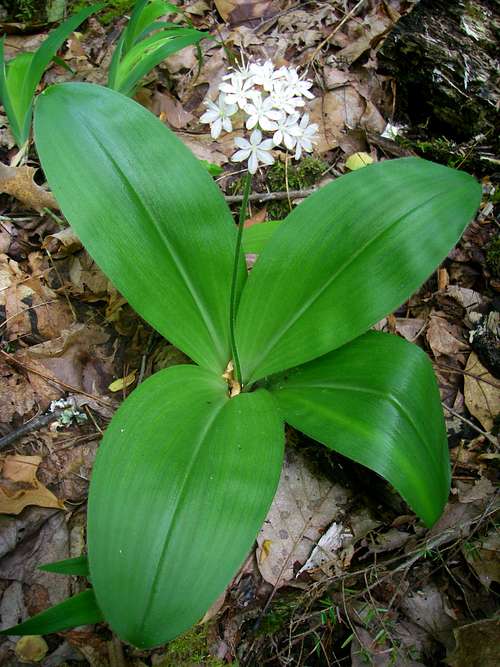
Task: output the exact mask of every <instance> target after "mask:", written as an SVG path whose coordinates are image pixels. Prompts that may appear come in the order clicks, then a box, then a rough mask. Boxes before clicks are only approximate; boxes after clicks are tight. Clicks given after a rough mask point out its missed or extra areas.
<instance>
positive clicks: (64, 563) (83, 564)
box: [38, 556, 89, 577]
mask: <svg viewBox="0 0 500 667" xmlns="http://www.w3.org/2000/svg"><path fill="white" fill-rule="evenodd" d="M38 569H39V570H42V571H43V572H54V573H55V574H73V575H75V576H77V577H88V576H89V562H88V558H87V556H77V557H76V558H66V559H65V560H58V561H55V562H54V563H45V565H40V566H39V568H38Z"/></svg>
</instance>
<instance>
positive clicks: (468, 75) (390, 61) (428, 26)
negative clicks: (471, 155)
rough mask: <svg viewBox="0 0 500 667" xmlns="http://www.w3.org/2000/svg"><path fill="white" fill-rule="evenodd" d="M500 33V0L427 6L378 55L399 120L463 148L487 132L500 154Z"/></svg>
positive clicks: (436, 1)
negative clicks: (499, 127)
mask: <svg viewBox="0 0 500 667" xmlns="http://www.w3.org/2000/svg"><path fill="white" fill-rule="evenodd" d="M499 34H500V16H499V5H498V3H497V2H496V1H495V0H467V1H464V0H422V1H421V2H420V3H419V5H418V6H417V7H416V8H415V9H414V10H413V12H411V13H410V14H408V15H407V16H405V17H404V18H403V19H401V20H400V21H399V23H398V24H397V26H396V28H395V29H394V31H393V32H392V34H391V35H389V37H388V38H387V40H386V42H385V44H384V46H383V47H382V49H381V52H380V53H379V64H380V65H381V70H382V71H383V72H386V73H388V74H390V75H392V76H394V77H395V79H396V81H397V107H396V114H397V116H398V119H399V120H400V121H403V122H406V123H409V124H410V125H411V126H412V127H415V126H421V127H425V130H426V132H427V133H428V134H429V135H430V136H434V137H439V136H444V137H446V138H448V139H452V140H455V141H458V142H466V141H470V140H471V139H473V138H475V137H476V136H477V135H478V134H484V135H486V137H487V138H488V141H489V142H491V143H496V144H497V145H496V148H497V149H498V132H497V131H495V124H496V123H498V120H497V119H498V102H499V88H498V36H499Z"/></svg>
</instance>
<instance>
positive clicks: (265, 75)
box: [250, 60, 286, 93]
mask: <svg viewBox="0 0 500 667" xmlns="http://www.w3.org/2000/svg"><path fill="white" fill-rule="evenodd" d="M284 70H286V68H284V67H280V69H278V70H276V69H274V65H273V64H272V62H271V61H270V60H266V62H265V63H264V64H263V65H260V64H259V63H252V64H251V65H250V73H251V76H252V80H253V82H254V84H256V85H257V86H262V87H263V88H264V90H265V91H266V92H267V93H270V92H271V91H272V90H273V88H274V85H275V82H276V81H277V80H279V79H282V78H283V77H284Z"/></svg>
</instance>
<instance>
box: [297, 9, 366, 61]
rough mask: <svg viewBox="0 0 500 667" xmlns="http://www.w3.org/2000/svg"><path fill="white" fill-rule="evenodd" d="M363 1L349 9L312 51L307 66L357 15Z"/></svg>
mask: <svg viewBox="0 0 500 667" xmlns="http://www.w3.org/2000/svg"><path fill="white" fill-rule="evenodd" d="M364 3H365V0H359V2H358V3H357V4H356V5H354V7H353V8H352V9H351V11H350V12H348V13H347V14H346V15H345V16H344V18H343V19H342V20H341V21H339V23H337V25H336V26H335V28H334V29H333V30H332V32H331V33H330V34H329V35H328V36H327V37H325V39H324V40H323V41H322V42H321V43H320V44H319V46H317V47H316V49H315V50H314V52H313V54H312V56H311V57H310V58H309V61H308V65H310V64H311V63H312V62H313V61H314V60H316V56H317V55H318V53H319V52H320V51H321V49H322V48H323V47H324V46H326V45H327V44H328V42H329V41H330V40H331V38H332V37H333V36H334V35H335V34H336V33H337V32H338V31H339V30H340V28H342V26H343V25H345V24H346V23H347V21H349V20H350V19H352V18H353V17H354V15H355V14H357V13H358V10H359V9H361V7H362V6H363V5H364Z"/></svg>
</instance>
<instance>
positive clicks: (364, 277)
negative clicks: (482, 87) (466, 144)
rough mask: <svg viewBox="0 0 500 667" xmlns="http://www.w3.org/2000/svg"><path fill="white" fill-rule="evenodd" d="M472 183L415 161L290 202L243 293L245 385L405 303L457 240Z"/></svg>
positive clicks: (476, 188)
mask: <svg viewBox="0 0 500 667" xmlns="http://www.w3.org/2000/svg"><path fill="white" fill-rule="evenodd" d="M480 198H481V187H480V185H479V184H478V183H477V182H476V181H475V180H474V179H473V178H472V177H471V176H469V175H467V174H465V173H464V172H460V171H455V170H453V169H448V168H447V167H443V166H441V165H436V164H433V163H431V162H426V161H425V160H420V159H418V158H407V159H402V160H388V161H385V162H383V163H380V164H376V165H370V166H368V167H365V168H363V169H360V170H359V171H356V172H353V173H352V174H348V175H346V176H342V177H341V178H339V179H337V180H336V181H334V182H333V183H331V184H329V185H327V186H326V187H324V188H321V189H320V190H319V191H318V192H316V193H314V194H313V195H311V196H310V197H308V198H307V199H306V200H305V201H304V202H303V203H301V204H300V205H299V206H297V208H296V209H294V210H293V211H292V212H291V213H290V215H289V216H288V217H287V218H286V219H285V220H284V222H283V224H282V225H281V226H280V228H279V229H278V230H277V231H276V233H275V234H274V235H273V237H272V239H271V240H270V241H269V243H268V245H267V246H266V248H265V249H264V251H263V253H262V255H261V256H260V257H259V259H258V261H257V263H256V264H255V266H254V268H253V270H252V272H251V274H250V276H249V279H248V281H247V283H246V286H245V289H244V290H243V293H242V295H241V300H240V306H239V311H238V320H237V327H236V334H237V345H238V350H239V355H240V361H241V366H242V373H243V378H244V381H245V382H246V383H248V382H252V381H255V380H257V379H259V378H262V377H264V376H265V375H269V374H271V373H275V372H278V371H281V370H285V369H286V368H290V367H292V366H296V365H298V364H301V363H304V362H306V361H309V360H311V359H314V358H316V357H318V356H320V355H322V354H325V353H326V352H329V351H331V350H333V349H335V348H337V347H340V346H341V345H344V344H345V343H347V342H348V341H350V340H352V339H353V338H356V337H357V336H359V335H360V334H362V333H363V332H364V331H366V330H367V329H368V328H369V327H370V326H372V325H373V324H374V323H375V322H377V321H378V320H379V319H380V318H382V317H383V316H384V315H386V314H387V313H389V312H391V311H392V310H393V309H394V308H396V307H397V306H398V305H400V304H401V303H402V302H403V301H404V300H405V299H407V298H408V297H409V296H410V295H411V294H412V293H413V292H414V291H415V290H416V289H417V288H418V287H419V286H420V285H421V284H422V283H423V282H424V281H425V280H426V279H427V278H428V276H429V275H430V274H431V273H432V271H433V270H434V269H435V268H436V267H437V266H438V265H439V263H440V262H441V261H442V260H443V259H444V257H445V256H446V254H447V253H448V252H449V251H450V249H451V248H452V247H453V245H454V244H455V243H456V241H457V240H458V238H459V237H460V234H461V233H462V231H463V230H464V228H465V226H466V225H467V223H468V222H469V221H470V219H471V218H472V216H473V215H474V212H475V211H476V209H477V207H478V205H479V202H480Z"/></svg>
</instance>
